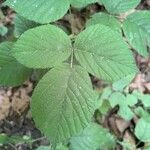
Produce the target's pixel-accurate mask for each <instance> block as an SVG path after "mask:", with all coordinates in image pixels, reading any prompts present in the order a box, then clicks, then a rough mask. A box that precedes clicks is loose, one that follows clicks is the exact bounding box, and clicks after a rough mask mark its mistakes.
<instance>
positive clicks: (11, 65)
mask: <svg viewBox="0 0 150 150" xmlns="http://www.w3.org/2000/svg"><path fill="white" fill-rule="evenodd" d="M12 47H13V43H10V42H4V43H1V44H0V84H1V85H5V86H17V85H20V84H22V83H23V82H24V81H25V80H26V79H27V78H28V77H29V75H30V74H31V69H28V68H26V67H25V66H23V65H21V64H20V63H19V62H17V60H16V59H15V58H14V57H13V56H12V51H11V50H12Z"/></svg>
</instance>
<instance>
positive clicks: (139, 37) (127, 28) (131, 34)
mask: <svg viewBox="0 0 150 150" xmlns="http://www.w3.org/2000/svg"><path fill="white" fill-rule="evenodd" d="M123 31H124V33H125V36H126V38H127V40H128V41H129V43H130V44H131V46H132V47H133V48H134V49H135V50H136V51H137V52H138V53H139V54H141V55H142V56H145V57H147V56H148V55H149V53H148V51H147V46H149V47H150V11H138V12H135V13H133V14H131V15H129V16H128V17H127V18H126V20H125V21H124V23H123Z"/></svg>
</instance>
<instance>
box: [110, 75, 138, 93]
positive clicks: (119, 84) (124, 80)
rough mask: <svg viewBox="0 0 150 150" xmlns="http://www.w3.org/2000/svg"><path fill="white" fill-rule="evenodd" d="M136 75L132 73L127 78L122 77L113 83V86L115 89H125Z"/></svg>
mask: <svg viewBox="0 0 150 150" xmlns="http://www.w3.org/2000/svg"><path fill="white" fill-rule="evenodd" d="M134 77H135V73H134V74H130V75H128V76H126V77H125V78H122V79H120V80H118V81H116V82H114V83H113V85H112V87H113V89H114V90H115V91H123V89H124V88H125V87H126V86H128V85H129V84H130V82H131V81H132V80H133V78H134Z"/></svg>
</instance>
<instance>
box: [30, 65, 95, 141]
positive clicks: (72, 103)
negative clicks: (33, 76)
mask: <svg viewBox="0 0 150 150" xmlns="http://www.w3.org/2000/svg"><path fill="white" fill-rule="evenodd" d="M41 89H42V91H43V92H42V93H41V92H40V91H41ZM85 91H86V92H85ZM89 93H90V94H89ZM94 97H96V96H95V94H94V92H93V90H92V86H91V83H90V79H89V76H88V74H87V73H86V72H85V71H84V70H83V69H82V68H81V67H77V66H75V67H74V68H72V69H71V68H70V66H68V65H63V66H61V67H57V68H54V69H52V70H51V71H50V72H48V73H47V74H46V75H45V76H44V77H43V78H42V80H40V82H39V84H38V86H37V87H36V89H35V91H34V94H33V97H32V103H31V108H32V114H33V118H34V120H35V122H36V124H37V126H38V127H39V128H40V129H41V130H42V131H43V132H44V133H45V134H46V135H47V137H48V138H49V139H50V140H51V141H53V143H59V142H62V141H64V140H66V139H68V138H70V137H71V136H72V135H74V134H76V133H78V132H79V131H80V130H82V129H83V128H84V127H85V126H86V125H87V124H88V122H89V121H90V120H91V117H92V115H93V113H94V110H95V102H94V100H93V99H94ZM47 114H49V115H47ZM52 120H53V121H52Z"/></svg>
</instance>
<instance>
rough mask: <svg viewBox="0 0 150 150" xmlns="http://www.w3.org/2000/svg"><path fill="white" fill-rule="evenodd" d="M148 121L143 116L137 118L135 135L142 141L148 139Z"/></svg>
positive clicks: (149, 136) (149, 126)
mask: <svg viewBox="0 0 150 150" xmlns="http://www.w3.org/2000/svg"><path fill="white" fill-rule="evenodd" d="M149 131H150V121H149V120H146V119H144V118H141V119H139V121H138V122H137V124H136V127H135V135H136V137H137V138H138V139H140V140H141V141H143V142H149V141H150V134H149Z"/></svg>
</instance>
